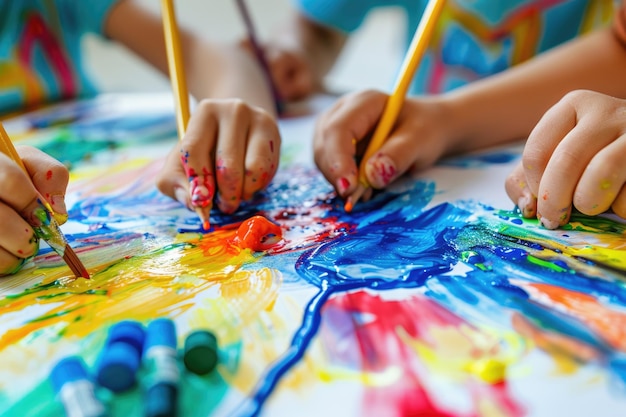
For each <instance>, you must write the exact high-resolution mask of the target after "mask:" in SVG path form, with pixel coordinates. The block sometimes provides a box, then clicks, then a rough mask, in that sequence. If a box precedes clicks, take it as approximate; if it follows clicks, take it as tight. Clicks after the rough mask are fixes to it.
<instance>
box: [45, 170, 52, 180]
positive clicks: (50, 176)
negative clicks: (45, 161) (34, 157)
mask: <svg viewBox="0 0 626 417" xmlns="http://www.w3.org/2000/svg"><path fill="white" fill-rule="evenodd" d="M46 179H47V180H49V179H52V170H50V169H49V170H48V172H46Z"/></svg>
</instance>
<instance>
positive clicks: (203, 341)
mask: <svg viewBox="0 0 626 417" xmlns="http://www.w3.org/2000/svg"><path fill="white" fill-rule="evenodd" d="M183 360H184V362H185V367H186V368H187V369H188V370H189V371H190V372H193V373H194V374H198V375H204V374H208V373H209V372H211V371H212V370H213V369H215V366H216V365H217V360H218V350H217V338H216V337H215V335H214V334H213V333H211V332H210V331H208V330H196V331H194V332H192V333H190V334H189V336H187V339H185V354H184V357H183Z"/></svg>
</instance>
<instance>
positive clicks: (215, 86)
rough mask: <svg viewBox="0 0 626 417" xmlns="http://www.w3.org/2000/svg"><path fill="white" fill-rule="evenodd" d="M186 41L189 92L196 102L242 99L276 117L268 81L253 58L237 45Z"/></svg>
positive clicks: (185, 52) (196, 40)
mask: <svg viewBox="0 0 626 417" xmlns="http://www.w3.org/2000/svg"><path fill="white" fill-rule="evenodd" d="M185 38H186V39H185ZM184 39H185V40H184V42H185V43H186V48H184V55H185V68H186V72H187V75H188V82H189V90H190V91H191V93H192V94H193V96H194V97H195V98H196V99H203V98H239V99H242V100H244V101H245V102H246V103H248V104H251V105H254V106H258V107H261V108H263V109H264V110H266V111H268V112H269V113H270V114H272V115H274V116H276V114H275V113H276V108H275V104H274V101H273V98H272V94H271V90H270V87H269V83H268V80H267V78H266V76H265V74H264V73H263V71H262V69H261V66H260V65H259V64H258V63H257V62H256V61H255V59H254V57H253V56H251V55H250V54H247V53H246V52H245V51H243V50H241V49H240V48H238V47H236V46H235V45H227V44H220V45H218V44H211V43H208V42H205V41H202V40H200V39H198V38H194V37H190V36H189V37H188V36H185V37H184Z"/></svg>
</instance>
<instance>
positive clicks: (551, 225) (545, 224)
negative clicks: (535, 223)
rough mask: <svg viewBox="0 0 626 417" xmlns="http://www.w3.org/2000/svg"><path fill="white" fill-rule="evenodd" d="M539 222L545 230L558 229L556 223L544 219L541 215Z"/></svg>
mask: <svg viewBox="0 0 626 417" xmlns="http://www.w3.org/2000/svg"><path fill="white" fill-rule="evenodd" d="M539 221H540V222H541V225H542V226H543V227H545V228H546V229H550V230H554V229H556V228H558V227H559V222H558V221H554V220H549V219H546V218H545V217H543V216H541V215H539Z"/></svg>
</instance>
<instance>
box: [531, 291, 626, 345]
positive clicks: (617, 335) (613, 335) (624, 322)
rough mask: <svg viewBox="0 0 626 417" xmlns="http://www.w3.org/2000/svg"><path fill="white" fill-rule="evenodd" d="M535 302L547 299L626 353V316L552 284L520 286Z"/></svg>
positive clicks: (591, 299) (580, 294)
mask: <svg viewBox="0 0 626 417" xmlns="http://www.w3.org/2000/svg"><path fill="white" fill-rule="evenodd" d="M519 285H520V286H521V287H523V288H525V289H527V290H529V292H530V293H531V294H532V297H533V299H535V300H537V301H539V302H542V303H545V302H544V301H543V299H544V297H542V296H545V297H548V299H549V300H550V301H551V302H552V303H554V304H558V305H560V306H561V307H564V308H565V309H566V311H567V313H568V314H570V315H572V316H574V317H576V318H577V319H579V320H580V321H582V322H583V323H585V324H587V325H588V326H589V327H590V328H591V329H593V330H594V331H595V332H597V333H598V334H600V335H601V336H602V338H603V339H604V340H606V342H607V343H609V344H610V345H611V346H612V347H613V348H615V349H618V350H621V351H623V352H626V314H623V313H619V312H616V311H612V310H611V309H609V308H607V307H605V306H603V305H602V304H601V303H599V302H598V300H596V299H595V298H594V297H592V296H590V295H587V294H583V293H580V292H576V291H571V290H567V289H564V288H562V287H557V286H553V285H549V284H530V283H519Z"/></svg>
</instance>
